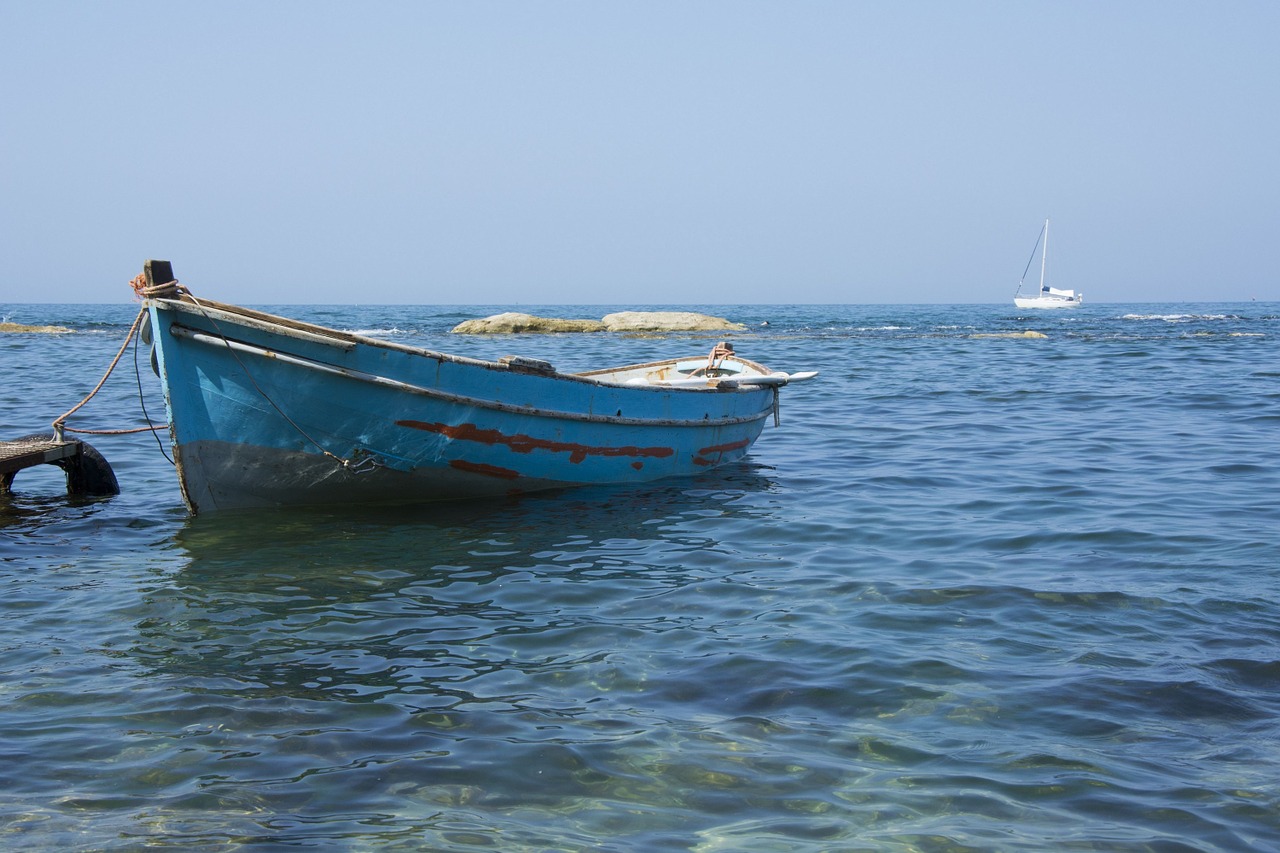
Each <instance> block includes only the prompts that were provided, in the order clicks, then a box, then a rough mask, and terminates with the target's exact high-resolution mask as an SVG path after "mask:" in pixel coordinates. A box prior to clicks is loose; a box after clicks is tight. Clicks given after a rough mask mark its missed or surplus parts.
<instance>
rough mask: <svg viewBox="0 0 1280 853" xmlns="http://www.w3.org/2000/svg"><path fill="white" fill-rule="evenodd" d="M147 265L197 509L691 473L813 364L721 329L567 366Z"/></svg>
mask: <svg viewBox="0 0 1280 853" xmlns="http://www.w3.org/2000/svg"><path fill="white" fill-rule="evenodd" d="M144 275H145V279H144V280H140V281H139V284H138V287H139V292H140V294H141V295H142V296H143V304H144V309H145V310H146V311H147V313H148V320H149V323H147V324H144V328H143V332H144V340H147V341H148V342H149V343H150V344H151V346H152V347H153V358H152V360H153V364H154V366H155V368H156V372H157V374H158V375H159V376H160V379H161V381H162V383H163V385H164V395H165V404H166V407H167V410H168V418H169V428H170V435H171V441H172V445H173V452H174V458H175V462H176V463H177V470H178V480H179V484H180V486H181V489H182V494H183V497H184V499H185V500H186V503H187V506H188V507H189V508H190V510H191V511H192V512H193V513H202V512H207V511H211V510H219V509H231V508H242V507H256V506H280V505H302V504H351V503H377V502H402V501H429V500H453V499H462V498H475V497H486V496H498V495H512V494H519V493H523V492H530V491H535V490H542V489H552V488H560V487H565V486H579V485H587V484H604V483H635V482H643V481H648V480H654V479H657V478H660V477H672V476H680V475H688V474H694V473H697V472H699V471H703V470H706V469H708V468H711V467H713V466H717V465H722V464H724V463H727V462H733V461H734V460H737V459H740V458H742V456H744V455H745V454H746V453H747V451H748V449H749V448H750V447H751V445H752V443H753V442H754V441H755V440H756V438H757V437H758V436H759V435H760V433H761V431H762V429H763V428H764V424H765V421H766V420H767V419H768V418H770V417H774V416H776V410H777V401H778V392H779V390H780V389H781V388H782V387H783V386H785V385H787V384H789V383H791V382H795V381H799V380H803V379H810V378H812V377H813V376H814V375H816V374H815V373H798V374H790V375H788V374H786V373H778V372H771V371H770V370H768V369H767V368H765V367H763V366H761V365H759V364H756V363H755V362H752V361H748V360H746V359H743V358H740V357H738V356H737V355H736V354H735V353H733V351H732V347H731V346H728V345H724V344H722V345H718V346H717V348H716V350H714V351H713V352H712V355H711V356H710V357H707V356H700V357H695V358H677V359H670V360H667V361H660V362H653V363H649V364H637V365H630V366H627V367H620V368H614V369H607V370H592V371H587V372H585V373H577V374H566V373H560V372H558V371H557V370H556V369H555V368H553V367H552V366H551V365H550V364H547V363H545V362H542V361H538V360H534V359H527V358H519V357H507V358H503V359H501V360H499V361H496V362H486V361H480V360H476V359H470V358H463V357H459V356H454V355H445V354H443V353H438V352H432V351H429V350H425V349H419V348H416V347H409V346H404V345H401V344H397V343H393V342H388V341H383V340H376V339H373V338H368V337H365V336H362V335H357V334H353V333H350V332H344V331H339V330H335V329H330V328H325V327H322V326H316V325H312V324H308V323H302V322H298V321H296V320H291V319H286V318H283V317H277V316H274V315H271V314H266V313H262V312H260V311H254V310H250V309H247V308H242V307H237V306H233V305H227V304H222V303H218V302H211V301H209V300H206V299H203V298H201V299H197V298H196V297H195V296H193V295H192V294H191V293H190V292H188V291H187V290H186V289H185V288H183V287H182V286H181V285H179V284H177V282H176V281H174V280H173V274H172V268H171V267H170V265H169V264H168V262H166V261H148V262H147V266H146V270H145V273H144ZM140 278H141V277H140Z"/></svg>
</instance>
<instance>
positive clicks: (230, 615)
mask: <svg viewBox="0 0 1280 853" xmlns="http://www.w3.org/2000/svg"><path fill="white" fill-rule="evenodd" d="M696 483H697V486H696V487H693V486H691V485H690V481H661V482H657V483H649V484H643V485H640V486H588V487H585V488H583V489H574V490H564V491H559V492H548V493H543V494H540V495H532V496H527V497H525V498H523V499H521V500H495V501H480V502H469V503H454V504H442V505H440V506H439V507H437V508H434V509H438V510H439V511H438V512H437V511H434V509H433V512H432V513H430V514H424V513H422V512H421V509H420V508H418V509H417V510H415V508H413V507H411V506H401V507H287V508H279V509H272V510H266V511H264V510H255V511H229V512H220V513H212V514H209V515H199V516H191V517H188V518H186V519H184V520H183V521H182V523H181V526H180V528H179V530H178V531H177V532H176V533H175V536H174V539H173V540H172V542H171V545H170V548H169V554H170V556H171V557H172V558H173V559H174V560H175V561H176V562H177V564H178V568H177V569H176V571H173V572H172V574H170V575H168V578H167V580H166V583H165V584H164V585H163V586H164V588H163V589H161V590H157V591H156V593H155V595H154V596H153V597H152V599H151V600H150V601H149V604H148V608H147V617H146V619H145V621H144V622H143V623H141V624H140V625H139V626H138V627H139V634H140V635H141V636H142V638H143V639H142V642H140V643H139V644H138V645H137V647H136V648H135V650H134V655H135V657H136V658H137V659H138V660H139V661H140V663H142V664H143V665H144V666H146V667H148V668H149V669H152V670H154V671H157V672H164V673H165V674H166V675H169V676H175V677H178V678H193V679H196V680H198V682H199V683H200V684H205V683H207V682H209V681H210V680H216V681H219V683H222V684H224V685H225V686H226V688H225V689H229V690H233V691H243V692H244V694H245V696H246V700H247V701H248V700H252V698H254V697H256V696H258V695H260V691H263V690H268V691H270V692H272V693H276V694H287V695H289V696H293V697H299V698H306V697H315V698H320V697H323V698H326V699H334V698H337V699H340V700H343V701H356V702H358V701H364V700H369V699H377V698H379V697H383V696H386V695H387V694H389V693H394V694H396V695H397V697H398V699H397V701H400V702H401V703H402V704H406V705H412V706H419V707H428V706H430V707H442V706H448V705H451V704H453V703H459V702H467V701H471V700H473V699H475V698H476V696H475V694H476V691H480V692H481V693H483V691H484V690H486V689H489V688H487V687H486V686H485V685H484V683H483V681H482V680H478V679H482V677H485V676H492V675H493V674H494V673H496V672H499V671H500V670H502V669H503V668H510V669H511V670H512V671H513V673H514V675H513V677H517V676H519V673H521V672H523V671H524V668H526V667H531V666H537V665H538V658H537V654H536V652H535V651H534V650H536V649H542V648H545V649H547V651H546V652H545V654H546V655H547V656H549V657H551V658H555V659H557V660H558V659H560V657H561V656H563V655H565V654H572V653H573V652H572V650H573V649H574V648H575V647H576V646H577V645H578V644H581V643H582V642H583V641H582V638H581V637H574V638H572V639H566V638H565V637H564V635H563V632H565V631H570V632H572V631H574V630H576V628H577V627H578V626H583V627H587V626H589V627H591V629H592V630H596V629H598V630H600V631H602V632H603V633H604V634H605V635H607V636H612V632H614V631H616V630H622V627H621V626H623V625H625V624H627V623H629V620H631V619H633V618H634V614H635V611H636V601H637V599H638V598H644V597H649V596H655V595H663V594H664V593H666V592H668V591H670V590H675V589H680V588H684V587H688V586H690V585H694V584H697V583H699V582H703V581H705V580H707V578H708V577H715V578H717V579H719V578H723V577H724V576H725V575H729V574H732V573H733V572H735V571H738V570H740V564H741V560H740V558H739V555H738V551H737V550H736V549H737V548H738V547H739V546H738V545H737V544H736V543H737V542H738V540H741V539H743V538H745V536H746V535H750V532H751V531H763V530H768V529H770V524H769V522H770V520H771V519H772V518H773V513H774V512H775V509H774V507H773V506H772V504H771V503H770V502H769V501H766V500H759V499H755V497H756V496H759V495H761V494H763V493H766V492H768V491H770V490H772V489H773V488H774V484H773V481H772V479H771V478H770V476H769V475H768V472H767V469H762V468H760V467H759V466H756V465H752V464H751V463H749V462H741V463H737V464H734V465H727V466H724V467H722V468H719V469H716V470H715V471H713V472H711V473H709V474H707V475H706V476H704V477H699V478H698V479H697V481H696ZM744 534H745V535H744ZM690 555H696V560H691V559H690ZM669 618H671V619H672V620H673V622H674V621H676V620H678V619H679V617H678V616H676V615H674V614H670V615H669ZM522 645H527V646H528V648H529V649H530V654H531V656H530V657H528V658H520V659H512V660H506V659H505V658H503V655H504V654H510V649H511V648H512V647H513V646H514V647H520V646H522ZM184 648H192V649H195V648H198V649H199V654H198V655H197V654H192V655H184V654H173V653H172V650H173V649H184ZM517 657H519V656H517ZM483 701H484V702H486V703H491V704H493V705H495V706H497V705H501V704H502V703H503V702H504V701H505V700H504V699H503V698H502V697H501V696H498V695H494V694H485V695H484V696H483ZM512 704H514V700H513V702H512Z"/></svg>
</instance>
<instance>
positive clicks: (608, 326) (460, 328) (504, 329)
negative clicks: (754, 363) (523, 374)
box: [450, 311, 747, 335]
mask: <svg viewBox="0 0 1280 853" xmlns="http://www.w3.org/2000/svg"><path fill="white" fill-rule="evenodd" d="M746 328H747V327H746V326H744V325H743V324H742V323H734V322H732V321H730V320H726V319H724V318H723V317H713V316H711V315H709V314H698V313H696V312H693V311H619V312H617V313H615V314H606V315H605V316H604V317H602V318H601V319H599V320H571V319H560V318H556V317H535V316H534V315H532V314H519V313H515V312H511V311H508V312H506V313H504V314H495V315H493V316H491V317H482V318H480V319H478V320H464V321H463V322H461V323H459V324H458V325H456V326H454V327H453V329H451V330H450V332H451V333H452V334H455V335H511V334H556V333H562V332H740V331H744V330H745V329H746Z"/></svg>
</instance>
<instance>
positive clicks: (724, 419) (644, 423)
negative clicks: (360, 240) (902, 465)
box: [168, 321, 773, 428]
mask: <svg viewBox="0 0 1280 853" xmlns="http://www.w3.org/2000/svg"><path fill="white" fill-rule="evenodd" d="M321 328H323V327H321ZM168 331H169V334H170V336H172V337H175V338H183V339H186V340H193V341H195V342H196V343H200V344H204V345H207V346H223V347H226V348H227V349H230V350H232V351H235V352H244V353H247V354H252V355H257V356H261V357H264V358H270V359H274V360H277V361H283V362H285V363H288V364H292V365H294V366H297V367H303V368H307V369H311V370H318V371H320V372H323V373H328V374H330V375H337V376H342V377H345V378H347V379H351V380H354V381H359V382H365V383H368V384H373V385H379V386H382V387H389V388H393V389H395V390H398V391H402V392H405V393H411V394H417V395H420V396H426V397H431V398H433V399H438V400H444V401H446V402H450V403H454V404H457V405H462V406H469V407H473V408H481V409H488V410H493V411H501V412H507V413H510V414H517V415H523V416H529V417H539V418H550V419H554V420H567V421H579V422H587V423H603V424H613V425H618V426H639V427H661V428H667V427H680V428H691V427H697V428H706V427H725V426H737V425H740V424H749V423H754V422H755V421H759V420H763V419H765V418H767V417H769V414H770V413H771V412H772V411H773V407H772V405H771V406H769V407H767V408H763V409H761V410H760V411H758V412H756V413H754V414H751V415H741V416H721V417H715V418H711V417H705V416H704V417H702V418H684V419H678V418H635V417H624V416H620V415H607V414H596V413H591V412H569V411H560V410H550V409H540V408H536V407H533V406H519V405H514V404H511V403H502V402H499V401H497V400H491V399H485V398H480V397H469V396H465V395H462V394H454V393H452V392H449V391H443V390H439V389H435V388H426V387H424V386H421V385H414V384H412V383H408V382H403V381H401V380H398V379H391V378H389V377H385V376H378V375H376V374H372V373H368V372H366V371H362V370H356V369H354V368H346V367H339V366H337V365H332V364H327V363H325V362H322V361H317V360H315V359H312V358H307V357H306V356H300V355H295V354H292V353H284V352H278V351H274V350H271V349H268V348H266V347H262V346H259V345H257V344H251V343H248V342H246V341H241V340H237V339H235V338H230V337H228V336H227V335H225V334H224V333H222V332H221V330H219V331H218V332H216V333H210V332H207V331H204V330H201V329H193V328H191V327H189V326H185V325H183V324H181V323H178V322H176V321H174V322H171V323H170V325H169V330H168ZM377 343H381V342H377ZM396 348H397V349H400V347H396ZM406 349H407V350H408V351H409V352H411V353H427V354H428V355H429V357H435V354H430V353H429V351H427V350H419V349H415V348H406ZM440 357H442V358H446V359H448V358H449V356H444V355H441V356H440ZM680 360H681V359H672V360H671V361H680ZM465 363H468V364H472V365H474V366H480V367H487V368H490V369H494V370H504V371H505V370H506V369H507V368H506V365H503V364H499V363H494V362H484V361H477V360H474V359H466V360H465ZM657 363H659V364H662V363H666V362H657ZM546 378H547V379H550V380H565V379H568V380H576V381H580V382H586V383H588V384H593V385H596V386H599V387H609V388H616V389H625V390H626V391H628V392H643V391H667V392H682V391H694V392H699V391H701V392H705V391H707V390H719V391H721V392H724V391H730V390H734V391H736V390H738V388H737V387H732V388H724V389H716V388H709V389H698V388H663V387H653V386H632V385H623V384H613V383H604V382H598V381H594V380H586V379H581V378H579V377H576V376H574V375H572V374H564V373H556V374H550V375H547V376H546ZM743 390H754V391H757V393H758V392H759V391H760V390H762V389H759V388H754V387H749V388H744V389H743ZM768 391H772V388H769V389H767V391H766V393H767V392H768Z"/></svg>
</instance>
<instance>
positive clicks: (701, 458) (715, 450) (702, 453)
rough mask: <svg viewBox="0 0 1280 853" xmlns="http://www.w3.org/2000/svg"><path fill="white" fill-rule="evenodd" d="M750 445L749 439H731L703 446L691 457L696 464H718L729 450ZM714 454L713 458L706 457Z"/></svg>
mask: <svg viewBox="0 0 1280 853" xmlns="http://www.w3.org/2000/svg"><path fill="white" fill-rule="evenodd" d="M750 445H751V439H749V438H744V439H742V440H741V441H731V442H729V443H728V444H716V445H712V446H711V447H704V448H702V449H701V450H699V451H698V454H697V456H695V457H694V458H693V461H694V464H696V465H719V464H720V462H721V461H722V457H723V456H724V454H725V453H728V452H729V451H731V450H741V449H742V448H744V447H749V446H750ZM713 454H714V455H715V458H714V459H710V458H708V457H710V456H712V455H713Z"/></svg>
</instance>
